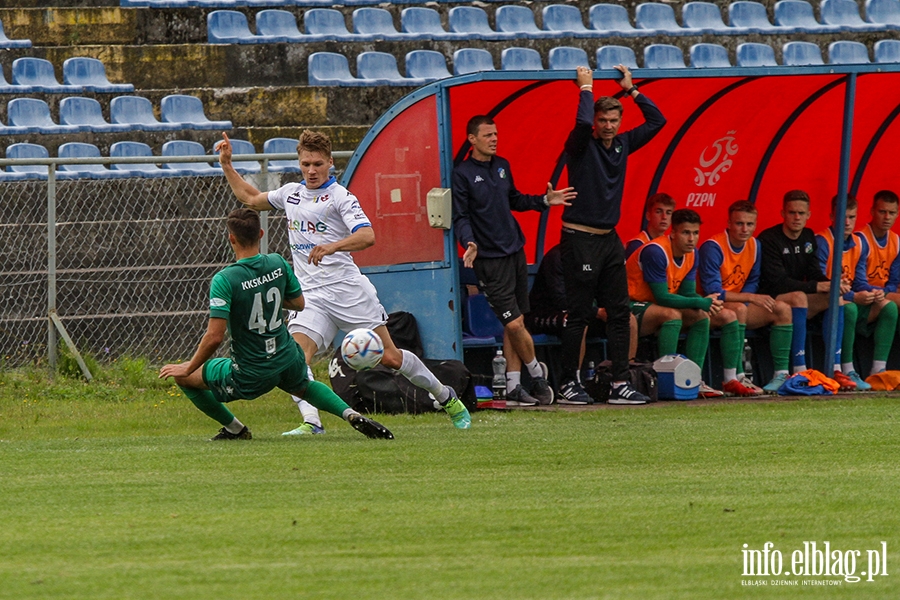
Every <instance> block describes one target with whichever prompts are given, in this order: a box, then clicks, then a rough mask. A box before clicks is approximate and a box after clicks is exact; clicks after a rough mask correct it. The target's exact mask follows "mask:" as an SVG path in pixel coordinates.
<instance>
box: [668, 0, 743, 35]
mask: <svg viewBox="0 0 900 600" xmlns="http://www.w3.org/2000/svg"><path fill="white" fill-rule="evenodd" d="M681 21H682V23H684V26H685V27H687V28H689V29H696V30H698V31H702V32H703V33H710V34H715V35H730V34H733V33H739V32H736V31H735V30H734V29H732V28H731V27H729V26H727V25H726V24H725V21H723V20H722V11H721V10H719V7H718V6H717V5H715V4H713V3H712V2H688V3H687V4H685V5H684V6H683V7H682V9H681Z"/></svg>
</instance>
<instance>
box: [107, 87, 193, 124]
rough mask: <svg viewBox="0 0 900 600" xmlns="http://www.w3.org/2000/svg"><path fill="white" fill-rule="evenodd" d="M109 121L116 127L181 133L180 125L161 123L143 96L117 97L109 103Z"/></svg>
mask: <svg viewBox="0 0 900 600" xmlns="http://www.w3.org/2000/svg"><path fill="white" fill-rule="evenodd" d="M109 120H110V122H111V123H113V124H115V125H128V126H129V128H130V129H140V130H141V131H180V130H181V129H182V127H181V125H179V124H178V123H160V122H159V121H158V120H157V119H156V116H155V115H154V114H153V105H152V104H151V103H150V101H149V100H148V99H146V98H144V97H143V96H116V97H115V98H113V99H112V100H111V101H110V103H109Z"/></svg>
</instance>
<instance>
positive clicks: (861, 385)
mask: <svg viewBox="0 0 900 600" xmlns="http://www.w3.org/2000/svg"><path fill="white" fill-rule="evenodd" d="M847 378H848V379H850V380H851V381H852V382H853V383H855V384H856V391H857V392H868V391H869V390H871V389H872V386H871V385H870V384H868V383H866V381H865V380H864V379H863V378H862V377H860V376H859V373H857V372H856V371H850V372H849V373H847Z"/></svg>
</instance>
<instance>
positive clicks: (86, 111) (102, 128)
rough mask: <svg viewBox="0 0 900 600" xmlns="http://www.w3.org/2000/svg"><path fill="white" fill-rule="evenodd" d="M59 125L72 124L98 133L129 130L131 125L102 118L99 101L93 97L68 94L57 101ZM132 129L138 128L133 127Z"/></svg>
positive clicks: (83, 129) (82, 129)
mask: <svg viewBox="0 0 900 600" xmlns="http://www.w3.org/2000/svg"><path fill="white" fill-rule="evenodd" d="M59 123H60V125H73V126H76V127H79V128H80V129H81V131H96V132H98V133H117V132H122V131H130V130H132V127H131V126H129V125H122V124H110V123H107V122H106V120H105V119H104V118H103V109H102V108H100V103H99V102H97V101H96V100H94V99H93V98H83V97H81V96H70V97H68V98H63V99H62V101H61V102H60V103H59ZM133 129H138V128H137V127H134V128H133Z"/></svg>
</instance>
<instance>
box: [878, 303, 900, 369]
mask: <svg viewBox="0 0 900 600" xmlns="http://www.w3.org/2000/svg"><path fill="white" fill-rule="evenodd" d="M897 315H898V313H897V305H896V304H894V303H893V302H888V303H887V304H885V305H884V308H882V309H881V312H880V313H878V319H877V320H876V321H875V354H874V359H875V360H885V361H886V360H887V359H888V354H890V353H891V345H892V344H893V343H894V332H895V331H896V330H897Z"/></svg>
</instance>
